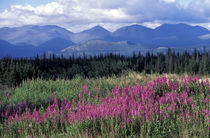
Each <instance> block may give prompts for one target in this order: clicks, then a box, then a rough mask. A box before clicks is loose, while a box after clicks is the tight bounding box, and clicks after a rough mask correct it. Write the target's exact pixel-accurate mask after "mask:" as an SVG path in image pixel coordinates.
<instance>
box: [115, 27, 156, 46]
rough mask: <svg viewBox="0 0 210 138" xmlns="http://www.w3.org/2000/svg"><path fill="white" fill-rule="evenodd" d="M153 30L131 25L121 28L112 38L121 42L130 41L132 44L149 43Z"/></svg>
mask: <svg viewBox="0 0 210 138" xmlns="http://www.w3.org/2000/svg"><path fill="white" fill-rule="evenodd" d="M152 33H153V30H152V29H150V28H147V27H144V26H141V25H131V26H126V27H122V28H120V29H118V30H116V31H115V32H113V34H112V35H113V37H115V38H116V39H117V40H121V41H123V40H124V41H131V42H134V43H149V41H150V40H151V36H152Z"/></svg>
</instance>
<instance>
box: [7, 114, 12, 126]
mask: <svg viewBox="0 0 210 138" xmlns="http://www.w3.org/2000/svg"><path fill="white" fill-rule="evenodd" d="M11 120H12V116H9V118H8V125H9V126H10V124H11Z"/></svg>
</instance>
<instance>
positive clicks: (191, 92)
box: [0, 73, 210, 137]
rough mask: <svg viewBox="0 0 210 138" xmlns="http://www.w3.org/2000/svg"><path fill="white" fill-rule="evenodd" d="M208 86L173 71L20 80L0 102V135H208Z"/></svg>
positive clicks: (194, 78)
mask: <svg viewBox="0 0 210 138" xmlns="http://www.w3.org/2000/svg"><path fill="white" fill-rule="evenodd" d="M152 78H153V79H152ZM209 92H210V84H209V81H208V79H201V80H199V77H198V76H193V77H191V76H177V75H173V74H171V75H164V76H162V77H159V76H157V75H150V76H148V75H144V74H137V73H128V74H126V75H124V76H121V77H116V76H112V77H111V78H98V79H85V80H84V79H82V78H80V77H77V78H75V79H73V80H71V81H69V80H56V81H43V80H32V81H26V82H23V83H22V85H21V86H20V87H19V88H16V89H15V90H14V92H11V93H9V94H8V93H7V95H6V97H7V101H6V100H5V101H3V102H4V103H5V104H6V103H7V106H5V105H3V104H2V105H1V111H0V112H1V124H0V135H1V136H8V137H18V136H20V137H22V136H56V137H57V136H72V137H79V136H80V137H91V136H93V137H101V136H102V137H209V129H210V127H209V115H210V111H209ZM26 101H27V102H26ZM3 102H2V103H3ZM9 104H11V105H9ZM12 104H13V106H12Z"/></svg>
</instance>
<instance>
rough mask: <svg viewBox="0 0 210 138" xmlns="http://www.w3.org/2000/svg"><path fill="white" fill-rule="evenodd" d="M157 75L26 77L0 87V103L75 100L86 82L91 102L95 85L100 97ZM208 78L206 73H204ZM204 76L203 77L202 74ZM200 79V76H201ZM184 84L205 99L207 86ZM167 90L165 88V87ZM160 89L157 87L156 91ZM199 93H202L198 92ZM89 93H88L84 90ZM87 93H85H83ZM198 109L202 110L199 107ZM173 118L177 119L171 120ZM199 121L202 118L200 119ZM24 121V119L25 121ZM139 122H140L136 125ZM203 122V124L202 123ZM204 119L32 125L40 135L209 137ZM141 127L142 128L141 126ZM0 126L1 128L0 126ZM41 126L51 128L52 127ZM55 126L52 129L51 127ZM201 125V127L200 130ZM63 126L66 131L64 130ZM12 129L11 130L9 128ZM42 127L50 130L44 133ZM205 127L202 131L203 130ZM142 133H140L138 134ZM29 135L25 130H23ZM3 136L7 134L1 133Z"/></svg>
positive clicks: (43, 104)
mask: <svg viewBox="0 0 210 138" xmlns="http://www.w3.org/2000/svg"><path fill="white" fill-rule="evenodd" d="M157 76H159V75H158V74H153V75H146V74H141V73H136V72H125V73H124V74H123V75H121V76H112V77H102V78H96V79H83V78H81V77H79V76H77V77H75V78H74V79H72V80H63V79H57V80H56V81H52V80H48V81H47V80H42V79H36V80H27V81H24V82H23V83H22V84H21V85H20V86H19V87H17V88H15V89H10V90H9V89H8V88H7V87H5V86H1V91H2V92H1V97H0V101H1V103H2V104H1V106H3V105H4V104H12V105H15V104H17V103H20V102H24V101H26V100H28V101H29V102H31V103H34V104H35V105H36V106H38V107H44V108H46V107H47V103H44V102H46V101H47V100H48V99H49V95H52V96H56V97H57V98H58V100H59V101H61V100H63V99H64V98H65V99H67V100H69V99H73V98H75V100H76V101H77V100H78V95H79V92H80V91H82V92H83V91H84V89H83V88H82V86H84V85H87V86H88V89H87V91H89V90H90V91H91V93H92V94H91V98H90V99H88V98H87V97H88V96H87V97H85V98H87V99H88V100H90V101H92V102H94V101H95V95H96V93H97V88H100V96H101V97H104V96H105V95H107V94H109V93H110V95H111V90H112V89H113V88H114V87H115V86H116V85H117V86H120V87H121V88H124V87H126V86H129V85H132V86H135V85H136V84H140V85H141V84H142V85H145V84H146V83H147V82H148V81H152V79H154V78H155V77H157ZM164 76H166V77H167V78H171V79H174V78H177V77H186V75H182V76H178V75H174V74H164ZM207 77H208V76H207ZM204 78H206V76H205V77H204ZM201 79H202V78H201ZM187 87H189V89H190V90H192V91H194V92H196V94H195V95H193V98H194V101H195V106H196V107H199V108H200V107H202V108H204V106H203V105H202V103H201V102H200V100H201V99H205V98H204V97H206V96H208V95H209V93H208V91H209V88H207V87H202V86H201V85H198V84H195V83H191V84H189V85H188V86H187ZM164 89H165V90H167V88H164ZM8 91H9V92H10V93H11V95H10V97H7V93H8ZM158 91H160V89H158V88H157V92H158ZM179 91H180V92H182V90H179ZM200 92H202V94H200ZM87 93H88V92H87ZM86 95H87V94H86ZM199 110H201V109H199ZM202 110H203V109H202ZM174 120H176V122H174ZM201 120H204V119H202V118H201ZM26 124H27V122H26ZM139 124H141V125H139ZM203 124H205V126H204V125H203ZM206 124H207V122H205V123H203V122H202V121H200V120H199V121H198V123H196V124H190V125H186V124H185V123H183V121H181V120H179V119H176V117H175V116H174V119H173V117H172V119H168V120H167V119H165V120H163V121H161V122H160V121H159V120H155V121H152V122H145V123H144V124H143V123H142V121H141V120H140V119H139V120H136V121H135V123H134V124H129V123H128V124H126V125H125V128H121V125H120V122H119V121H118V120H115V121H113V120H112V119H107V120H106V119H105V120H98V122H97V121H96V122H91V120H90V121H85V122H81V123H79V124H77V125H70V126H62V127H61V128H62V129H58V128H59V127H57V126H48V125H50V123H49V124H47V125H46V124H43V126H42V125H37V126H36V125H34V128H36V127H37V130H38V131H40V132H39V136H40V137H69V136H71V137H87V136H86V132H87V130H88V136H89V137H90V136H91V135H93V136H94V137H123V136H126V135H129V136H130V137H135V136H136V135H135V134H140V135H139V137H165V136H167V137H183V138H184V137H192V136H198V137H206V136H208V131H207V129H209V128H208V126H207V125H206ZM18 126H22V127H23V128H22V130H25V128H27V127H28V126H25V124H24V123H23V124H14V129H13V128H11V136H14V133H18V132H16V131H17V130H18V129H19V127H18ZM140 126H141V127H140ZM1 127H2V128H1ZM6 127H7V126H3V125H0V129H1V130H4V128H6ZM42 127H52V130H53V131H51V129H48V128H44V129H42ZM53 127H55V128H53ZM199 128H200V129H199ZM63 129H65V130H63ZM13 130H14V131H15V132H12V131H13ZM43 130H46V131H47V130H49V131H47V132H46V133H44V131H43ZM204 130H205V131H204ZM140 132H142V133H140ZM25 134H28V133H25ZM0 136H3V137H8V136H10V134H9V133H8V134H4V135H1V134H0ZM18 136H19V137H28V136H25V135H18Z"/></svg>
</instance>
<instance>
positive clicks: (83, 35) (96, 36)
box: [71, 26, 114, 43]
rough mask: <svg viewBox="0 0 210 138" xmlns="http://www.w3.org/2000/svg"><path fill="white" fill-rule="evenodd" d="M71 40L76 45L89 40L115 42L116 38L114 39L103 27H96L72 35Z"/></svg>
mask: <svg viewBox="0 0 210 138" xmlns="http://www.w3.org/2000/svg"><path fill="white" fill-rule="evenodd" d="M71 40H72V41H73V42H74V43H81V42H85V41H89V40H105V41H113V40H114V38H113V37H112V35H111V33H110V32H109V31H107V30H106V29H104V28H103V27H101V26H95V27H93V28H91V29H88V30H85V31H82V32H80V33H75V34H74V35H72V37H71Z"/></svg>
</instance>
